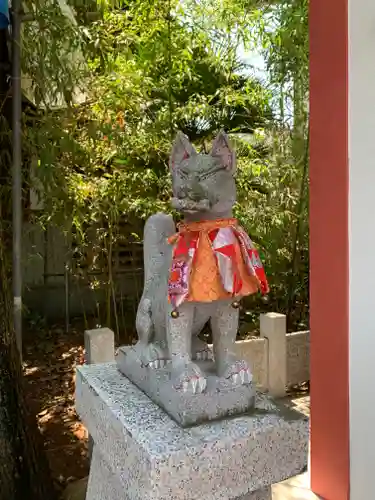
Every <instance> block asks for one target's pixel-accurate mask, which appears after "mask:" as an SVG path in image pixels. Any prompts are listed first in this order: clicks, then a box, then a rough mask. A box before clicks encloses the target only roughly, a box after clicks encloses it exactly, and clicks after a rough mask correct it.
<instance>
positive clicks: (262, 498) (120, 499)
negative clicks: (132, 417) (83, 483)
mask: <svg viewBox="0 0 375 500" xmlns="http://www.w3.org/2000/svg"><path fill="white" fill-rule="evenodd" d="M136 498H137V497H136ZM174 498H180V497H174ZM130 499H131V497H129V495H128V494H127V492H126V491H125V490H124V488H123V485H122V483H121V482H120V481H119V478H118V477H117V476H116V475H115V474H114V473H113V472H112V471H111V470H110V469H109V467H108V464H107V463H106V462H105V460H103V457H102V455H101V454H100V451H99V449H98V448H97V449H96V450H95V453H94V455H93V459H92V462H91V468H90V478H89V483H88V487H87V493H86V500H130ZM233 500H272V491H271V487H268V488H265V489H263V490H259V491H254V492H253V493H247V494H246V495H241V496H240V497H236V498H234V499H233Z"/></svg>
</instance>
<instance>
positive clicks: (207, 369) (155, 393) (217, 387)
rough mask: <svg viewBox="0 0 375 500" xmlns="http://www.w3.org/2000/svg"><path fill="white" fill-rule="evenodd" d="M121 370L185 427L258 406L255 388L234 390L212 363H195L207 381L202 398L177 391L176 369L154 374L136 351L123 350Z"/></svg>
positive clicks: (168, 365) (121, 353)
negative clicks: (219, 375) (173, 373)
mask: <svg viewBox="0 0 375 500" xmlns="http://www.w3.org/2000/svg"><path fill="white" fill-rule="evenodd" d="M116 363H117V368H118V369H119V370H120V372H121V373H122V374H123V375H125V377H127V378H128V379H129V380H130V381H131V382H133V383H134V384H135V385H136V386H137V387H139V389H141V391H142V392H144V393H145V394H147V396H148V397H149V398H150V399H151V400H152V401H154V402H155V403H157V404H158V405H159V406H160V407H161V408H162V409H163V410H165V411H166V412H167V413H168V414H169V415H170V416H171V417H172V418H173V419H174V420H175V421H176V422H177V423H178V424H180V425H181V426H182V427H189V426H192V425H196V424H201V423H203V422H205V421H210V420H217V419H220V418H223V417H232V416H235V415H238V414H241V415H242V414H243V413H246V412H248V411H249V410H251V409H252V408H253V407H254V404H255V390H254V389H253V386H252V384H247V385H237V386H234V385H233V383H232V382H231V381H229V380H224V379H222V378H219V377H217V376H216V374H215V373H214V372H215V365H214V362H213V361H211V360H208V361H195V363H196V364H197V365H198V366H199V368H200V369H201V370H202V373H204V374H205V376H206V379H207V387H206V390H205V391H204V392H203V393H202V394H194V395H193V396H192V394H191V393H189V392H187V393H186V392H183V391H176V390H175V389H174V387H173V383H172V374H171V370H172V367H171V365H170V364H169V363H168V364H167V365H166V366H165V367H164V368H159V369H158V370H150V369H149V368H147V367H146V366H142V363H141V361H140V359H139V357H138V356H137V353H136V351H135V349H134V348H133V347H120V349H119V351H118V355H117V357H116Z"/></svg>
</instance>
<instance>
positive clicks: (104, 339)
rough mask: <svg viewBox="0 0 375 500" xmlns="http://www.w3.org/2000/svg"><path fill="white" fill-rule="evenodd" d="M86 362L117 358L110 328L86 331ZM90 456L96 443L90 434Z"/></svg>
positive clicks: (103, 361) (105, 361) (94, 362)
mask: <svg viewBox="0 0 375 500" xmlns="http://www.w3.org/2000/svg"><path fill="white" fill-rule="evenodd" d="M84 337H85V362H86V364H88V365H92V364H98V363H110V362H111V361H114V359H115V334H114V333H113V331H112V330H110V329H109V328H95V329H94V330H86V331H85V335H84ZM88 439H89V444H88V451H89V458H90V460H91V455H92V450H93V447H94V443H93V440H92V437H91V436H90V435H89V438H88Z"/></svg>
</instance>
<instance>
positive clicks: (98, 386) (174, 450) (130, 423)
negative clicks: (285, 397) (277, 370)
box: [76, 363, 308, 500]
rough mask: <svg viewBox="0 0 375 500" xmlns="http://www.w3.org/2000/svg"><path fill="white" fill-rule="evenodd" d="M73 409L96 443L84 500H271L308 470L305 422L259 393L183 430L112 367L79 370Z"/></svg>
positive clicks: (111, 365)
mask: <svg viewBox="0 0 375 500" xmlns="http://www.w3.org/2000/svg"><path fill="white" fill-rule="evenodd" d="M76 407H77V411H78V413H79V415H80V416H81V418H82V420H83V422H84V423H85V425H86V426H87V428H88V431H89V432H90V434H91V435H92V436H93V438H94V442H95V447H94V452H93V460H92V464H91V469H90V478H89V486H88V492H87V497H86V499H87V500H198V499H199V500H202V499H204V500H219V499H220V500H270V498H271V489H270V486H271V484H272V483H275V482H279V481H282V480H284V479H286V478H288V477H290V476H293V475H296V474H298V473H299V472H301V471H302V470H303V469H304V467H305V466H306V464H307V453H308V421H307V419H305V418H303V417H301V416H300V415H299V414H296V413H294V412H290V411H287V410H285V409H283V408H281V407H280V408H279V407H278V406H277V405H276V404H275V403H273V402H272V401H271V400H270V399H269V398H267V397H265V396H264V395H260V394H257V396H256V400H255V409H254V410H253V411H252V412H251V413H249V414H246V415H243V416H240V417H232V418H229V419H225V420H221V421H216V422H210V423H206V424H202V425H198V426H194V427H190V428H182V427H181V426H179V425H178V424H177V423H176V422H175V421H174V420H172V419H171V418H170V417H169V416H168V415H167V413H165V412H164V411H163V410H162V409H161V408H160V407H159V406H157V405H156V404H155V403H153V402H152V401H151V400H150V399H149V398H148V397H147V396H146V395H145V394H144V393H143V392H142V391H140V390H139V389H138V388H137V387H136V386H135V385H133V384H132V383H131V382H130V381H129V380H128V379H127V378H126V377H124V376H123V375H122V374H121V373H120V372H119V371H118V370H117V368H116V364H115V363H109V364H102V365H91V366H83V367H79V368H78V369H77V379H76Z"/></svg>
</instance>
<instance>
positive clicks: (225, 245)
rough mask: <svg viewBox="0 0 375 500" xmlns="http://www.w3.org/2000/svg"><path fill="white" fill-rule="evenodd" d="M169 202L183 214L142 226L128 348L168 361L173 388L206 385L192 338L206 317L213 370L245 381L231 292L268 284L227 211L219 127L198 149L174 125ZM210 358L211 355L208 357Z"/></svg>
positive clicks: (230, 192) (229, 194) (226, 164)
mask: <svg viewBox="0 0 375 500" xmlns="http://www.w3.org/2000/svg"><path fill="white" fill-rule="evenodd" d="M170 171H171V175H172V186H173V198H172V206H173V207H174V208H175V209H176V210H178V211H180V212H182V214H183V217H184V220H183V223H182V224H180V225H179V227H178V232H177V234H176V226H175V224H174V222H173V219H172V217H171V216H169V215H166V214H163V213H157V214H155V215H153V216H151V217H150V218H149V219H148V221H147V222H146V225H145V230H144V267H145V282H144V291H143V295H142V298H141V301H140V304H139V307H138V312H137V320H136V327H137V332H138V336H139V341H138V344H137V346H136V350H137V352H138V353H139V357H140V360H141V362H142V364H143V365H144V366H148V367H149V368H150V369H159V368H161V367H164V366H165V364H166V363H167V362H168V363H171V373H172V377H173V383H174V387H175V389H176V390H182V391H185V392H193V393H200V392H203V391H204V390H205V388H206V384H207V379H206V374H205V372H204V371H203V369H202V368H201V367H202V366H203V365H204V363H202V362H203V361H206V360H209V359H211V356H212V355H211V351H210V349H209V347H208V345H207V344H206V343H205V342H203V341H201V340H200V339H199V338H198V335H199V333H200V332H201V331H202V329H203V327H204V326H205V324H206V323H207V322H208V321H209V322H210V325H211V329H212V336H213V357H214V363H215V370H216V375H217V376H219V377H224V378H226V379H228V380H229V381H230V382H231V383H233V384H249V383H250V382H251V379H252V375H251V371H250V368H249V366H248V365H247V363H246V362H245V361H242V360H238V359H236V357H235V355H234V354H233V347H234V342H235V339H236V334H237V329H238V318H239V310H238V300H239V299H240V298H241V297H243V296H244V295H249V294H251V293H255V292H257V291H258V290H260V291H261V292H263V293H267V291H268V285H267V280H266V277H265V275H264V271H263V267H262V264H261V262H260V260H259V256H258V253H257V251H256V249H255V248H254V246H253V244H252V242H251V240H250V238H249V237H248V236H247V234H246V233H245V232H244V231H243V229H242V228H241V227H240V226H239V225H238V223H237V221H236V219H234V218H233V216H232V207H233V205H234V203H235V201H236V186H235V181H234V173H235V154H234V151H233V150H232V149H231V146H230V144H229V141H228V138H227V136H226V134H225V133H224V132H221V133H220V134H219V135H218V136H217V138H216V139H215V141H214V143H213V146H212V151H211V153H210V154H208V155H206V154H198V153H197V152H196V150H195V149H194V147H193V146H192V144H191V143H190V142H189V140H188V138H187V137H186V136H184V135H183V134H182V133H179V134H178V135H177V137H176V139H175V142H174V145H173V149H172V153H171V157H170ZM211 364H212V363H211Z"/></svg>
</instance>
